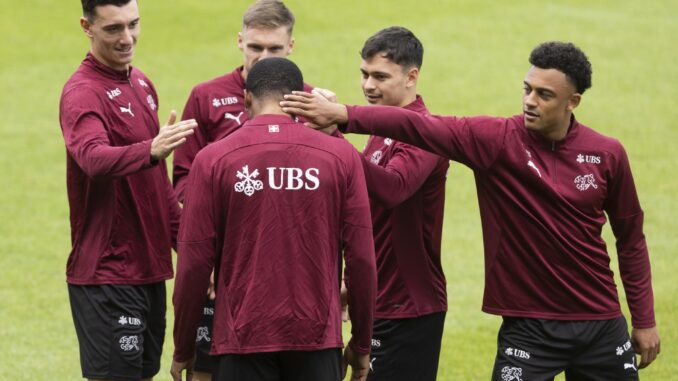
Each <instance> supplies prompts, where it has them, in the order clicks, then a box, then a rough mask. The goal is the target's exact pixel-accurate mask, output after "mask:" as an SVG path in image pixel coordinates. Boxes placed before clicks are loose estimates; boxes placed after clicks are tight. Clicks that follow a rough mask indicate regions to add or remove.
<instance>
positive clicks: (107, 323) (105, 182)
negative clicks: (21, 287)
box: [59, 0, 196, 380]
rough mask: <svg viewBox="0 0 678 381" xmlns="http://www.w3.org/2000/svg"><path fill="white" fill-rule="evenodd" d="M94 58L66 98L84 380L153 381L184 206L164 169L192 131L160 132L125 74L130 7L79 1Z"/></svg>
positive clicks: (134, 27) (173, 127)
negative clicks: (173, 151)
mask: <svg viewBox="0 0 678 381" xmlns="http://www.w3.org/2000/svg"><path fill="white" fill-rule="evenodd" d="M82 8H83V17H82V18H81V19H80V25H81V27H82V29H83V31H84V33H85V35H86V36H87V37H88V38H89V39H90V43H91V45H90V51H89V53H88V54H87V57H86V58H85V60H84V61H83V62H82V63H81V64H80V67H79V68H78V69H77V70H76V71H75V73H74V74H73V75H72V76H71V77H70V79H69V80H68V82H67V83H66V85H65V86H64V89H63V93H62V95H61V103H60V110H59V119H60V123H61V129H62V132H63V136H64V141H65V144H66V152H67V158H66V160H67V162H66V174H67V178H66V182H67V187H68V201H69V206H70V222H71V242H72V246H73V247H72V250H71V253H70V256H69V258H68V264H67V267H66V277H67V282H68V293H69V297H70V304H71V310H72V313H73V322H74V324H75V330H76V333H77V336H78V342H79V346H80V362H81V367H82V375H83V377H85V378H88V379H96V380H139V379H143V380H149V379H151V378H152V377H153V376H154V375H155V374H156V373H157V372H158V370H159V367H160V354H161V351H162V344H163V341H164V337H165V310H166V303H165V280H166V279H169V278H171V277H172V257H171V250H172V246H173V243H174V242H175V240H176V233H177V231H178V228H179V212H180V209H179V204H178V202H177V199H176V197H175V196H174V191H173V190H172V184H171V183H170V180H169V177H168V176H167V168H166V166H165V161H164V159H165V158H166V157H167V156H168V155H169V154H170V153H171V152H172V150H173V149H174V148H176V147H177V146H178V145H180V144H182V143H183V142H184V141H185V140H186V137H187V136H189V135H190V134H191V133H192V132H193V128H195V127H196V123H195V121H186V122H179V123H176V124H175V123H174V119H175V115H174V112H172V113H171V116H170V121H169V123H168V125H167V126H165V127H164V128H162V129H159V122H158V115H157V109H158V97H157V94H156V91H155V88H154V86H153V83H152V82H151V81H150V80H149V79H148V77H146V76H145V75H144V73H142V72H141V71H140V70H139V69H137V68H135V67H132V66H131V65H130V63H131V62H132V58H133V56H134V50H135V45H136V42H137V39H138V37H139V33H140V17H139V10H138V6H137V2H136V1H135V0H126V1H125V0H118V1H106V0H99V1H96V0H83V1H82Z"/></svg>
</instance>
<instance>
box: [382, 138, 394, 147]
mask: <svg viewBox="0 0 678 381" xmlns="http://www.w3.org/2000/svg"><path fill="white" fill-rule="evenodd" d="M384 144H386V145H387V146H390V145H391V144H393V139H391V138H386V139H384Z"/></svg>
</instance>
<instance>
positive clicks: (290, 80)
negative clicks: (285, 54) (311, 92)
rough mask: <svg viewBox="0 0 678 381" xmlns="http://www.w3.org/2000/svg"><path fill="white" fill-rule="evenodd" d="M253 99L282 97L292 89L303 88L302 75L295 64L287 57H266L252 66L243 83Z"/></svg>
mask: <svg viewBox="0 0 678 381" xmlns="http://www.w3.org/2000/svg"><path fill="white" fill-rule="evenodd" d="M245 88H246V89H247V92H248V93H251V94H252V97H254V98H255V99H264V98H274V99H282V98H283V95H285V94H289V93H291V92H292V91H303V90H304V77H303V75H302V74H301V70H299V67H297V65H296V64H295V63H294V62H292V61H290V60H288V59H287V58H280V57H271V58H266V59H263V60H261V61H258V62H257V63H255V64H254V66H252V69H250V71H249V73H247V83H246V85H245Z"/></svg>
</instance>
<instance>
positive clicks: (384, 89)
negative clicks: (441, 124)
mask: <svg viewBox="0 0 678 381" xmlns="http://www.w3.org/2000/svg"><path fill="white" fill-rule="evenodd" d="M423 56H424V47H423V45H422V43H421V41H419V39H418V38H417V37H416V36H415V35H414V34H413V33H412V32H411V31H409V30H407V29H406V28H402V27H390V28H386V29H383V30H380V31H379V32H377V33H376V34H374V35H373V36H371V37H370V38H369V39H368V40H367V41H366V42H365V44H364V46H363V48H362V51H361V58H362V62H361V64H360V71H361V73H362V81H361V84H362V90H363V93H364V95H365V99H366V100H367V102H369V103H370V104H372V105H384V106H396V107H403V108H405V109H407V110H412V111H414V112H418V113H421V114H422V115H428V114H429V113H428V110H427V109H426V105H425V104H424V100H423V99H422V97H421V96H419V95H417V80H418V78H419V71H420V69H421V65H422V62H423ZM362 159H363V169H364V171H365V180H366V183H367V190H368V193H369V196H370V207H371V212H372V213H371V214H372V229H373V230H372V231H373V237H374V244H375V255H376V262H377V280H378V281H377V285H378V287H377V307H376V312H375V321H374V326H373V339H372V354H371V359H370V373H369V377H368V379H369V380H389V381H396V380H415V379H416V380H420V381H425V380H435V379H436V375H437V370H438V359H439V357H440V344H441V340H442V334H443V325H444V323H445V312H446V311H447V294H446V290H445V276H444V274H443V268H442V264H441V262H440V243H441V239H442V228H443V212H444V207H445V179H446V176H447V169H448V167H449V165H448V161H447V159H445V158H442V157H440V156H438V155H434V154H432V153H430V152H427V151H424V150H422V149H421V148H417V147H414V146H411V145H409V144H405V143H402V142H400V141H397V140H393V139H391V138H383V137H379V136H370V138H369V140H368V141H367V145H366V146H365V149H364V150H363V153H362Z"/></svg>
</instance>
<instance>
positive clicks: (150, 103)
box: [146, 94, 158, 111]
mask: <svg viewBox="0 0 678 381" xmlns="http://www.w3.org/2000/svg"><path fill="white" fill-rule="evenodd" d="M146 102H148V105H149V106H151V110H153V111H155V109H156V108H158V106H156V105H155V100H154V99H153V96H152V95H151V94H148V96H147V97H146Z"/></svg>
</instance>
